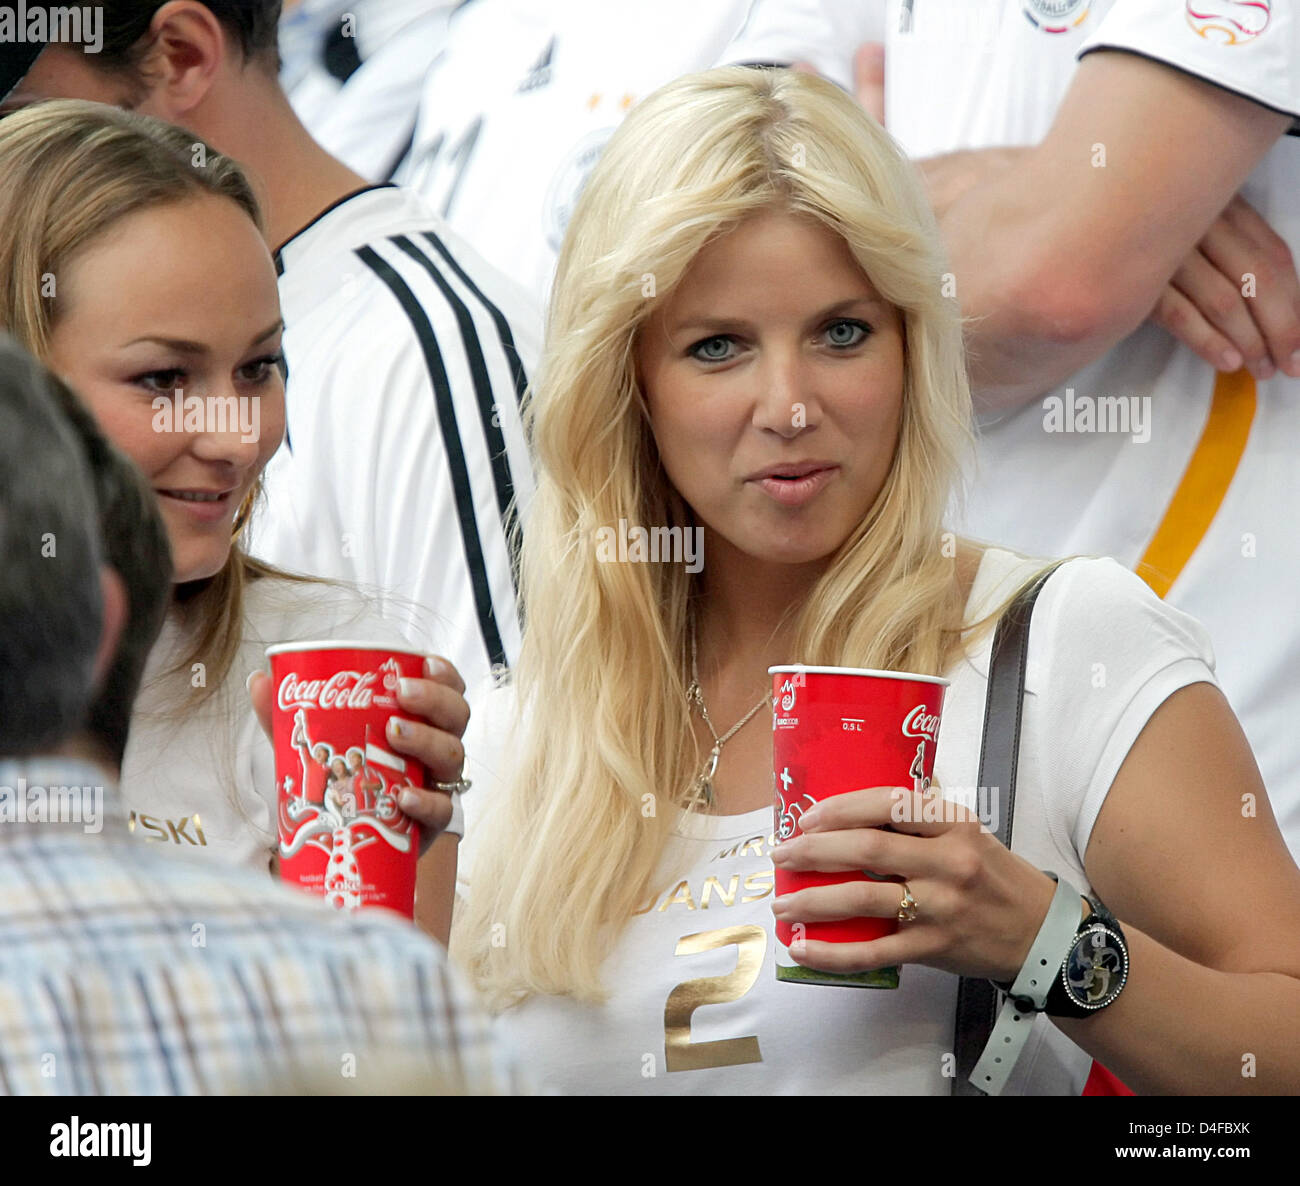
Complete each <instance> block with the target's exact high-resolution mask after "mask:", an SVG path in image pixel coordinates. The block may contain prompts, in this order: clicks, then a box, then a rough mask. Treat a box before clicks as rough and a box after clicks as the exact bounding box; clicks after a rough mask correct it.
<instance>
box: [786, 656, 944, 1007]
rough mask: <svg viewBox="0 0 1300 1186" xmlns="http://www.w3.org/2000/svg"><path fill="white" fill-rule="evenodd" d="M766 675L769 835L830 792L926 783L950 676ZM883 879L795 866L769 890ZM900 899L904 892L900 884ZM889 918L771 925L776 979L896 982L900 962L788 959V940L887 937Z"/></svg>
mask: <svg viewBox="0 0 1300 1186" xmlns="http://www.w3.org/2000/svg"><path fill="white" fill-rule="evenodd" d="M768 674H770V675H771V676H772V695H773V705H774V711H773V728H772V771H773V777H774V779H775V791H776V803H775V808H774V810H775V813H776V823H775V834H776V837H777V842H778V843H781V842H783V841H786V840H789V839H792V838H793V837H795V836H798V835H799V834H800V831H801V829H800V827H799V819H800V817H801V816H802V815H803V813H804V812H805V811H807V810H808V809H809V808H810V807H812V805H813V804H814V803H820V802H821V801H822V800H823V799H827V798H830V796H832V795H842V794H844V793H845V792H847V791H856V790H860V789H862V788H863V787H875V786H891V787H892V786H903V787H906V786H911V787H913V788H915V789H917V790H924V789H925V788H926V787H928V786H929V785H930V780H931V778H932V777H933V776H934V751H935V745H936V744H937V742H938V740H939V718H940V716H941V715H942V713H943V696H944V690H945V689H946V688H947V686H948V681H947V680H944V679H936V678H934V677H933V676H928V675H911V674H909V673H907V672H898V671H866V670H863V669H861V668H854V667H769V668H768ZM867 880H875V881H880V880H891V878H890V877H889V875H888V871H885V873H883V874H880V875H877V874H875V873H873V872H871V871H869V870H863V871H862V872H860V873H858V872H854V873H802V872H795V871H793V870H785V869H781V868H780V867H778V868H777V869H776V893H777V896H780V895H781V894H792V893H795V892H796V891H798V890H801V889H808V888H809V887H811V886H823V885H842V884H844V883H845V882H850V881H867ZM898 897H899V901H900V903H901V901H902V898H903V893H902V889H901V888H900V890H899V894H898ZM897 930H898V920H897V918H849V919H842V920H838V921H836V922H810V923H795V924H794V925H793V926H792V925H791V924H790V923H786V922H780V921H778V922H777V924H776V939H777V945H776V978H777V979H778V980H788V981H797V982H798V983H801V984H847V985H853V986H856V987H859V988H897V987H898V969H897V968H881V969H879V970H876V971H871V972H853V973H837V972H819V971H816V970H814V969H812V968H804V967H800V966H799V965H798V964H796V963H795V962H794V960H793V959H791V958H790V951H789V948H790V944H791V942H792V941H793V940H794V939H796V938H803V939H816V940H822V941H824V942H828V943H863V942H867V941H869V940H871V939H879V938H880V937H881V936H883V935H892V934H893V933H894V932H895V931H897Z"/></svg>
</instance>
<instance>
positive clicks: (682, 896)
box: [659, 881, 695, 910]
mask: <svg viewBox="0 0 1300 1186" xmlns="http://www.w3.org/2000/svg"><path fill="white" fill-rule="evenodd" d="M676 902H684V903H685V904H686V908H687V909H688V910H694V909H695V899H694V898H692V897H691V887H690V883H689V882H686V881H679V882H678V883H677V888H676V889H674V890H673V892H672V897H669V898H665V899H664V900H663V901H662V902H661V903H660V904H659V909H660V910H667V909H668V907H669V906H672V905H673V904H674V903H676Z"/></svg>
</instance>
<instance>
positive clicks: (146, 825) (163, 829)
mask: <svg viewBox="0 0 1300 1186" xmlns="http://www.w3.org/2000/svg"><path fill="white" fill-rule="evenodd" d="M137 824H138V825H139V826H140V827H141V828H143V829H144V830H145V831H146V832H152V833H156V835H149V836H145V835H142V836H141V839H143V840H170V841H171V842H172V843H173V844H182V845H185V844H190V845H193V846H194V847H195V848H206V847H207V844H208V838H207V837H206V836H205V835H204V834H203V824H202V822H201V821H200V819H199V817H198V816H197V815H185V816H182V817H181V818H180V819H178V820H170V819H163V818H162V816H153V815H143V814H140V813H138V812H134V811H133V812H131V814H130V815H129V816H127V821H126V826H127V828H128V829H129V830H130V831H131V832H132V833H135V832H136V830H137V829H136V825H137Z"/></svg>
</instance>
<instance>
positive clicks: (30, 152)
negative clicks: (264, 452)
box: [0, 99, 303, 708]
mask: <svg viewBox="0 0 1300 1186" xmlns="http://www.w3.org/2000/svg"><path fill="white" fill-rule="evenodd" d="M198 194H213V195H216V196H218V197H223V198H227V199H229V200H230V201H232V202H234V203H235V204H236V205H237V206H239V207H240V209H242V210H243V211H244V212H245V213H246V214H247V215H248V217H249V218H250V219H252V221H253V222H254V224H255V225H256V226H257V228H258V229H259V230H261V229H262V215H261V210H260V208H259V206H258V202H257V198H256V197H255V196H254V194H253V190H252V188H251V187H250V185H249V183H248V179H247V177H246V176H245V175H244V172H243V170H242V169H241V168H240V167H239V165H237V164H236V163H235V162H234V161H232V160H231V159H230V158H229V157H225V156H222V155H221V153H219V152H216V151H215V150H214V149H212V148H211V147H209V146H208V145H206V144H204V143H203V142H202V141H200V140H198V139H197V138H196V137H195V136H194V135H193V134H192V133H191V132H187V131H185V130H184V129H182V128H178V127H175V126H174V125H172V124H168V123H164V122H162V121H161V120H156V119H151V118H149V117H147V116H141V115H135V114H132V113H130V112H125V111H119V110H118V109H116V108H113V107H108V106H105V105H103V104H100V103H86V102H80V101H76V100H65V99H61V100H54V101H51V102H47V103H39V104H35V105H33V106H31V107H28V108H25V109H23V110H21V111H18V112H16V113H15V114H13V115H10V116H8V117H6V118H5V119H4V120H3V121H0V227H2V228H3V234H0V327H3V328H5V329H7V330H8V331H9V332H10V333H11V334H12V335H13V336H14V337H15V338H16V339H17V340H18V341H19V342H21V343H22V344H23V345H24V346H25V347H26V348H27V349H28V350H29V351H30V352H31V353H32V354H34V355H35V356H36V357H37V358H40V359H41V360H42V361H44V360H46V359H47V358H48V354H49V343H50V334H51V331H52V329H53V327H54V324H55V322H56V320H57V318H58V315H59V305H58V298H57V292H58V288H57V279H58V277H59V276H60V274H61V273H62V272H63V269H65V268H66V267H67V265H68V264H69V263H70V262H71V261H72V260H73V259H74V258H75V257H76V256H77V254H78V253H79V252H81V251H83V250H84V249H85V248H86V247H87V246H89V245H90V244H91V243H93V242H94V241H95V240H97V239H98V238H99V237H100V236H101V235H104V234H106V233H107V232H108V231H110V229H111V228H112V227H113V226H114V225H115V224H116V223H117V222H118V221H119V220H121V219H123V218H125V217H126V216H127V215H130V214H133V213H135V212H136V211H139V210H146V209H150V208H153V207H156V206H165V205H172V204H174V203H177V202H183V201H185V200H187V199H189V198H192V197H194V196H195V195H198ZM51 278H53V280H54V281H55V286H54V288H53V290H51V289H50V287H49V284H48V283H47V281H48V280H50V279H51ZM261 488H262V487H261V478H260V477H259V478H258V481H257V482H256V483H255V484H254V486H253V488H252V490H250V491H249V493H248V496H247V497H246V499H245V500H244V504H243V506H241V507H240V509H239V512H238V514H237V515H236V517H235V522H234V533H233V542H232V544H231V548H230V554H229V556H228V557H227V558H226V562H225V564H224V565H223V566H222V568H221V570H220V571H219V572H217V573H216V574H214V575H213V576H211V577H208V578H206V579H204V580H202V581H192V582H189V583H187V584H184V585H178V586H177V587H176V591H175V604H176V609H177V611H178V613H179V614H180V618H181V621H182V623H183V624H184V626H185V628H186V633H187V641H188V643H189V645H188V647H186V648H184V653H183V654H182V656H181V657H180V658H179V659H178V661H177V662H176V664H175V666H174V667H173V668H172V669H171V670H172V671H173V672H174V671H178V670H184V671H187V672H188V670H189V668H190V666H191V664H193V663H195V662H198V661H200V660H202V662H203V664H204V667H205V668H206V680H205V682H204V683H202V684H201V685H200V686H198V687H193V686H191V689H190V693H189V698H188V701H187V702H186V703H185V704H178V705H177V707H178V708H192V707H194V706H195V705H196V704H197V703H199V702H201V701H202V700H204V699H205V698H206V697H207V696H209V695H211V694H212V693H213V692H214V691H215V690H216V689H217V688H219V687H220V686H221V684H222V682H223V680H224V679H225V677H226V675H227V673H228V672H229V670H230V667H231V665H232V664H233V662H234V659H235V655H236V654H237V652H238V649H239V644H240V640H241V637H242V633H243V610H244V595H245V591H246V589H247V587H248V584H249V582H250V581H253V580H257V579H259V578H261V577H264V576H275V577H280V578H283V579H290V580H299V579H303V578H299V577H296V576H294V575H292V574H289V573H283V572H280V571H279V570H278V569H275V568H273V567H271V566H269V565H266V564H262V563H261V562H259V561H257V560H254V559H252V558H251V557H249V556H247V555H246V554H245V553H244V552H243V550H242V548H241V547H240V539H241V537H242V536H244V535H245V533H246V532H247V531H248V527H249V522H250V520H251V517H252V514H253V510H254V506H255V504H256V502H257V500H258V498H259V497H260V494H261Z"/></svg>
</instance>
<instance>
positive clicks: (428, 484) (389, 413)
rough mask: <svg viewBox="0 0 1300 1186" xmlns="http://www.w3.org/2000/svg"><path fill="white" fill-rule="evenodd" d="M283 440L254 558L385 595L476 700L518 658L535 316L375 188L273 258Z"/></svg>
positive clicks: (504, 285)
mask: <svg viewBox="0 0 1300 1186" xmlns="http://www.w3.org/2000/svg"><path fill="white" fill-rule="evenodd" d="M278 261H279V264H280V266H281V268H282V273H281V277H280V303H281V307H282V309H283V311H284V319H285V325H286V327H287V328H286V330H285V335H284V351H285V357H286V358H287V360H288V365H289V383H288V390H287V392H286V418H287V424H288V432H287V439H286V441H285V443H284V444H283V445H282V446H281V448H280V450H279V452H278V453H276V455H275V456H274V457H273V458H272V459H271V462H270V464H269V465H268V466H267V468H266V472H265V486H266V505H265V509H264V511H263V513H262V514H261V515H260V517H259V518H258V519H257V520H256V521H255V523H254V534H253V536H252V538H251V540H250V541H249V550H250V552H251V553H252V554H253V555H255V556H259V557H261V558H263V559H265V560H268V561H270V562H271V563H272V564H275V565H278V566H279V567H280V568H284V569H287V570H289V571H293V572H305V573H311V574H312V575H313V576H323V577H333V578H337V579H341V580H346V581H350V582H352V583H354V584H356V585H359V586H360V587H361V588H362V589H363V591H365V592H366V593H374V594H375V595H376V596H377V597H378V598H379V600H380V603H381V605H382V607H383V609H384V612H385V614H386V616H388V617H389V618H391V619H392V620H393V621H395V622H396V623H398V624H399V625H400V626H401V628H402V629H403V631H404V632H405V633H406V634H407V636H408V638H409V640H410V641H411V643H412V644H413V645H415V646H416V647H417V648H418V649H420V650H428V651H433V652H436V653H439V654H442V655H445V656H446V657H447V658H448V659H450V660H451V661H452V663H454V664H455V665H456V667H457V668H458V669H459V671H460V673H461V676H462V677H463V678H464V680H465V682H466V684H467V686H473V685H474V684H475V683H476V682H477V681H478V680H480V679H482V678H484V677H485V676H486V674H487V673H488V671H489V669H490V667H491V665H492V664H494V663H509V662H512V661H513V659H514V657H515V655H516V654H517V651H518V646H519V621H518V617H517V614H516V610H515V598H516V588H515V583H514V575H513V573H512V568H511V550H510V548H509V546H508V544H507V527H508V524H509V522H510V519H511V517H512V515H513V514H514V513H516V512H514V511H513V510H512V507H513V506H516V505H517V506H518V507H519V508H520V510H519V511H518V512H517V513H519V514H520V515H521V516H522V514H523V511H524V510H526V507H527V504H528V501H529V498H530V497H531V495H532V490H533V479H532V463H531V460H530V458H529V455H528V449H527V446H526V443H525V441H524V432H523V425H522V423H521V419H520V409H519V401H520V399H521V397H522V394H523V391H524V387H525V385H526V383H527V376H528V374H529V373H531V368H532V365H533V362H534V360H535V359H536V357H537V351H538V339H539V336H540V328H541V327H540V321H541V318H540V315H539V313H538V312H537V310H536V309H535V307H534V306H533V305H532V304H531V303H530V302H529V300H528V298H527V297H525V296H524V294H522V293H521V292H519V291H518V290H517V289H516V288H515V287H514V286H513V285H511V284H510V283H509V282H508V281H507V280H506V279H505V277H503V276H501V275H499V274H497V273H496V272H495V271H494V270H493V269H492V268H490V267H489V266H488V265H487V264H485V263H484V262H483V261H482V260H481V259H480V258H479V257H478V256H477V255H476V254H475V252H474V251H472V250H471V249H470V248H469V247H468V246H466V244H465V243H464V242H463V241H462V240H461V239H460V238H459V237H458V236H457V235H455V234H454V233H453V232H451V231H450V230H449V229H448V228H447V226H446V224H445V223H444V222H443V221H442V220H441V219H439V218H438V217H437V216H436V215H434V214H433V213H432V212H431V211H430V210H429V209H428V207H427V206H426V205H425V203H424V202H423V201H422V200H421V199H420V197H419V196H418V195H416V194H414V193H412V192H411V191H409V190H404V189H398V188H396V187H394V186H380V187H376V188H373V189H368V190H364V191H362V192H361V193H358V194H355V195H353V196H352V197H350V198H347V199H346V200H344V201H343V202H341V203H339V204H338V205H336V206H334V207H332V208H331V209H330V210H328V211H326V212H325V213H324V214H322V215H321V216H320V217H319V218H317V219H316V221H315V222H313V223H312V224H311V225H310V226H308V227H307V228H305V229H304V230H302V231H300V232H299V233H298V234H297V235H295V236H294V237H293V238H292V239H291V240H290V241H289V242H288V243H287V244H285V246H284V247H283V248H282V249H281V250H280V251H279V252H278Z"/></svg>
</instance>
